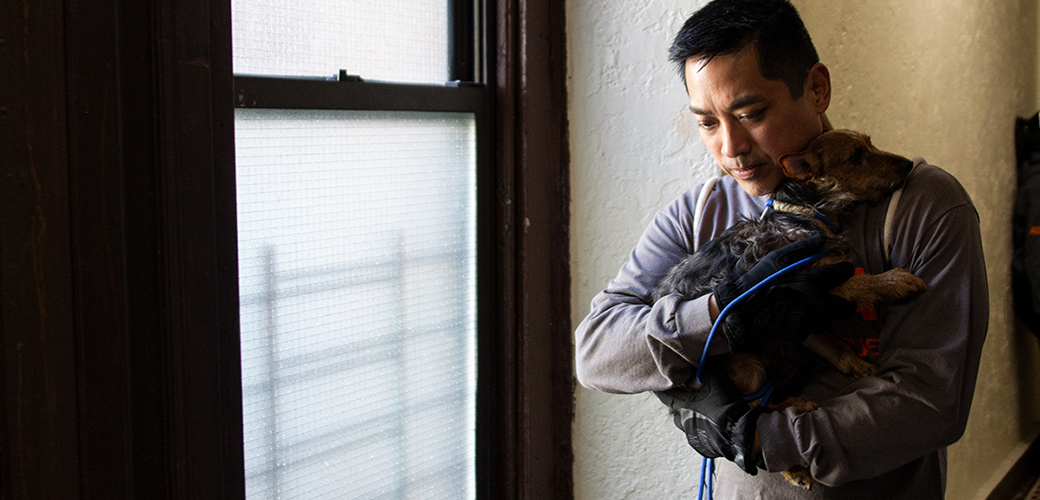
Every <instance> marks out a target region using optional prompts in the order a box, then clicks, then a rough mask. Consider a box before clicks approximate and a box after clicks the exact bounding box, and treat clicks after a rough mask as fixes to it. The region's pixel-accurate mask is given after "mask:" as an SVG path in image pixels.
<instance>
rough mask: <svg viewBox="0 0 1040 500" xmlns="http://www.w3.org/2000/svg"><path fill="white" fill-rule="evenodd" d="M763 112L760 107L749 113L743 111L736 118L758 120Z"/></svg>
mask: <svg viewBox="0 0 1040 500" xmlns="http://www.w3.org/2000/svg"><path fill="white" fill-rule="evenodd" d="M763 113H764V110H761V109H760V110H758V111H752V112H750V113H744V114H742V115H739V116H738V117H737V118H740V119H741V120H743V121H750V122H753V121H755V120H758V119H759V118H762V114H763Z"/></svg>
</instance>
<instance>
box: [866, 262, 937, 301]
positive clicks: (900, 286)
mask: <svg viewBox="0 0 1040 500" xmlns="http://www.w3.org/2000/svg"><path fill="white" fill-rule="evenodd" d="M878 276H879V277H880V278H881V279H882V280H881V285H882V286H883V287H884V290H885V292H883V296H884V298H886V299H903V298H906V297H909V296H911V295H914V294H916V293H921V292H923V291H924V289H925V288H928V285H926V284H925V282H924V280H922V279H921V278H918V277H917V276H914V275H913V274H911V273H910V271H907V270H906V269H900V268H896V269H889V270H888V271H885V272H883V273H881V274H880V275H878Z"/></svg>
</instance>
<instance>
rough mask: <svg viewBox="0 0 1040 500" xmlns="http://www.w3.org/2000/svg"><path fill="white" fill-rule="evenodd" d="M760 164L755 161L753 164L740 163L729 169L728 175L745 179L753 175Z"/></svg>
mask: <svg viewBox="0 0 1040 500" xmlns="http://www.w3.org/2000/svg"><path fill="white" fill-rule="evenodd" d="M761 166H762V164H761V163H756V164H754V165H740V166H737V167H734V168H732V169H730V175H732V176H733V177H736V178H738V179H741V180H747V179H750V178H752V177H754V176H755V173H756V172H757V171H758V169H759V167H761Z"/></svg>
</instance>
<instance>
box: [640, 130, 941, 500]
mask: <svg viewBox="0 0 1040 500" xmlns="http://www.w3.org/2000/svg"><path fill="white" fill-rule="evenodd" d="M779 162H780V164H781V166H782V167H783V170H784V173H785V174H786V175H787V177H788V179H785V181H783V182H781V184H780V185H779V186H778V187H777V188H776V190H775V191H774V192H773V195H772V198H773V199H774V209H773V210H767V211H766V212H765V213H764V214H763V216H762V217H761V218H759V219H748V220H744V221H741V222H739V223H737V224H735V225H734V226H733V227H731V228H729V229H727V230H726V231H725V232H724V233H722V234H721V235H720V236H719V237H717V238H715V239H713V240H711V241H709V242H707V243H705V244H704V245H703V246H702V247H701V248H699V249H698V250H697V252H695V253H694V254H692V255H690V256H689V257H687V258H686V259H685V260H683V261H682V262H681V263H680V264H678V265H676V266H675V267H674V268H673V269H672V270H671V271H670V272H669V274H668V275H667V277H666V278H665V279H664V280H663V281H662V282H661V284H660V286H659V287H658V289H657V292H656V294H655V297H654V299H655V300H656V299H658V298H660V297H662V296H664V295H667V294H670V293H678V294H680V295H682V296H684V297H687V298H691V299H692V298H695V297H699V296H702V295H705V294H707V293H711V291H712V289H713V288H714V286H715V285H716V284H718V283H721V282H724V281H732V280H735V279H737V278H738V277H739V276H741V275H742V274H744V273H746V272H747V271H748V270H749V269H751V267H752V266H754V265H755V264H756V263H757V262H758V261H759V260H761V259H762V258H763V257H764V256H765V255H766V254H768V253H769V252H771V251H773V250H776V249H778V248H781V247H783V246H784V245H787V244H788V243H791V242H794V241H797V240H800V239H803V238H807V237H809V236H812V235H814V234H818V233H822V234H824V235H825V236H826V237H827V239H828V240H827V247H829V248H834V249H835V250H836V251H834V252H832V253H831V254H830V255H828V256H827V257H825V258H823V259H821V261H820V262H818V263H817V264H816V265H827V264H833V263H835V262H838V261H840V260H842V259H843V257H842V255H843V252H842V240H841V235H840V234H835V232H834V231H833V230H832V229H831V228H830V227H828V226H827V225H826V224H825V223H824V222H822V221H821V220H820V219H819V218H818V217H816V216H815V215H814V211H815V212H818V213H820V214H822V215H823V216H825V217H826V218H827V219H828V220H830V221H831V222H832V223H833V224H835V225H836V226H837V227H838V228H839V232H840V224H841V220H842V218H843V217H844V216H845V215H846V214H848V213H849V211H851V210H852V208H853V207H854V206H855V205H856V204H857V203H862V202H871V201H877V200H879V199H881V198H882V197H883V196H885V195H886V194H888V193H891V192H892V191H893V190H895V189H896V188H898V187H899V186H901V185H902V183H903V182H904V181H905V180H906V177H907V176H908V175H909V173H910V171H911V170H912V169H913V162H912V161H910V160H908V159H906V158H903V157H901V156H898V155H894V154H891V153H887V152H884V151H881V150H878V149H877V148H875V147H874V146H873V145H872V144H871V143H870V138H869V137H867V136H866V135H864V134H861V133H859V132H854V131H851V130H832V131H828V132H825V133H823V134H821V135H820V136H819V137H818V138H817V139H815V140H814V141H813V142H812V143H811V144H810V145H809V148H808V149H807V150H806V151H805V152H802V153H797V154H791V155H785V156H784V157H782V158H780V160H779ZM924 288H925V284H924V282H923V281H922V280H921V279H919V278H917V277H915V276H914V275H912V274H911V273H909V272H908V271H906V270H904V269H892V270H889V271H886V272H885V273H882V274H879V275H866V274H859V275H856V276H853V277H852V278H850V279H849V280H848V281H847V282H846V283H845V284H843V285H841V286H839V287H838V288H836V289H834V290H833V291H832V292H831V293H832V294H834V295H836V296H838V297H841V298H842V299H845V300H847V301H850V302H853V303H855V304H857V305H860V306H872V305H873V304H874V303H876V302H878V301H882V300H891V299H901V298H905V297H909V296H911V295H913V294H915V293H917V292H920V291H922V290H924ZM806 349H807V350H808V351H807V350H806ZM809 352H811V353H813V354H815V355H817V356H819V357H821V358H823V359H825V360H827V361H828V362H830V363H831V364H832V365H834V366H835V367H836V368H837V369H838V370H840V371H841V372H843V373H845V374H849V375H854V376H856V377H865V376H870V375H874V374H875V373H876V367H875V366H874V365H872V364H870V363H868V362H866V361H864V360H862V359H860V358H859V357H857V356H856V355H855V353H854V352H853V351H852V349H851V347H849V346H848V345H847V344H845V343H843V342H842V341H840V340H838V339H837V338H836V337H834V336H833V335H830V334H822V335H811V336H809V338H808V339H807V340H806V341H805V342H804V344H803V345H784V344H781V343H778V342H764V343H763V344H762V345H757V346H746V352H738V353H732V354H727V355H724V356H723V358H724V359H723V362H724V363H725V367H726V372H727V374H728V375H729V377H730V378H731V379H733V382H734V384H735V385H736V386H737V388H738V390H740V391H741V392H742V393H744V394H745V395H751V394H755V393H756V392H757V391H758V390H759V389H760V388H761V387H762V386H763V385H764V384H765V383H766V381H767V380H768V379H770V378H771V379H773V380H774V382H775V383H776V384H777V386H778V389H777V390H778V391H783V392H785V393H789V394H795V395H792V396H789V397H787V398H786V399H784V400H783V401H782V402H780V403H779V404H769V405H767V406H768V407H769V408H770V409H773V410H781V409H783V408H787V407H791V406H794V407H797V408H801V409H803V410H806V411H811V410H813V409H815V408H816V404H815V403H813V402H811V401H809V400H807V399H804V398H802V397H800V396H797V395H796V394H797V392H798V391H799V388H798V387H797V385H798V384H797V383H796V381H797V380H799V378H800V376H801V375H803V371H804V369H805V367H807V366H808V364H809V362H811V355H809V354H808V353H809ZM758 403H759V401H753V402H751V403H750V404H752V405H756V404H758ZM783 474H784V476H785V477H786V478H787V479H788V481H790V482H791V483H792V484H795V485H798V486H801V487H803V488H806V489H808V488H810V487H811V486H812V484H813V479H812V477H811V476H810V475H809V473H808V471H806V470H804V469H800V468H799V469H795V470H791V471H785V472H784V473H783Z"/></svg>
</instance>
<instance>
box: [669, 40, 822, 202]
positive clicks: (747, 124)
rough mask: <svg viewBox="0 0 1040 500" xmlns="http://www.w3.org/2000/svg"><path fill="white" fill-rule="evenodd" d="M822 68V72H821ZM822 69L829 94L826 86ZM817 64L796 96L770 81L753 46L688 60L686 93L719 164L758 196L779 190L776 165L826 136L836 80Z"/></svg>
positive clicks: (778, 172)
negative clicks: (826, 115) (704, 59)
mask: <svg viewBox="0 0 1040 500" xmlns="http://www.w3.org/2000/svg"><path fill="white" fill-rule="evenodd" d="M821 68H822V69H821ZM819 71H822V73H823V75H822V76H823V77H824V78H825V79H826V86H827V87H826V90H825V92H823V91H822V90H821V88H819V87H820V85H819V84H820V83H821V80H820V79H819V77H820V75H818V74H814V72H819ZM826 71H827V70H826V68H824V67H823V66H822V65H819V64H818V65H817V66H816V67H814V68H813V71H812V72H810V75H809V78H807V80H806V84H805V89H806V90H805V93H804V94H802V96H801V97H800V98H798V99H797V100H794V99H792V98H791V92H790V90H789V89H788V87H787V85H785V84H784V82H783V81H782V80H767V79H765V78H764V77H762V73H761V71H760V70H759V67H758V54H757V52H756V50H755V48H754V46H753V45H749V46H747V47H745V48H744V49H743V50H741V51H740V52H737V53H736V54H731V55H726V56H718V57H715V58H714V59H712V60H711V62H709V63H708V64H707V65H704V64H703V62H702V61H700V60H697V59H694V58H691V59H689V60H687V61H686V90H687V92H688V93H689V95H690V109H691V110H692V111H693V113H694V115H696V117H697V123H698V130H699V131H700V134H701V139H703V140H704V144H705V145H707V146H708V150H709V151H711V154H712V156H714V157H715V161H716V162H718V164H719V166H720V167H722V169H723V170H724V171H725V172H726V173H728V174H729V175H731V176H733V178H734V179H736V180H737V183H738V184H740V186H741V187H742V188H744V191H747V193H748V194H751V195H753V196H761V195H764V194H768V193H771V192H773V189H775V188H776V186H777V185H778V184H779V183H780V181H781V180H782V179H783V178H784V173H783V170H781V168H780V166H779V164H778V163H777V162H776V160H777V158H779V157H781V156H783V155H785V154H787V153H797V152H800V151H802V150H803V149H804V148H805V147H806V146H808V145H809V143H810V142H811V141H812V140H813V139H814V138H815V137H816V136H817V135H820V133H821V132H823V123H824V122H823V112H824V111H826V109H827V105H828V104H829V103H830V77H829V74H827V72H826Z"/></svg>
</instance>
